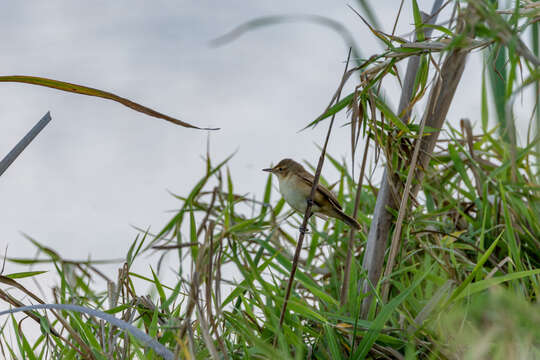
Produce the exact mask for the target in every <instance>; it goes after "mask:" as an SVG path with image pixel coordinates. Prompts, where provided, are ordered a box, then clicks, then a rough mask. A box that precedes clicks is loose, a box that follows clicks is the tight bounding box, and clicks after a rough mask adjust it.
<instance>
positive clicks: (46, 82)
mask: <svg viewBox="0 0 540 360" xmlns="http://www.w3.org/2000/svg"><path fill="white" fill-rule="evenodd" d="M0 82H19V83H25V84H32V85H39V86H45V87H49V88H52V89H56V90H62V91H67V92H72V93H75V94H82V95H88V96H96V97H100V98H103V99H108V100H113V101H116V102H118V103H120V104H122V105H124V106H127V107H128V108H131V109H133V110H135V111H138V112H142V113H143V114H146V115H150V116H153V117H155V118H159V119H163V120H166V121H169V122H172V123H173V124H176V125H180V126H183V127H187V128H193V129H200V130H218V129H219V128H200V127H198V126H195V125H192V124H189V123H187V122H185V121H182V120H178V119H176V118H173V117H171V116H168V115H165V114H162V113H160V112H158V111H156V110H153V109H150V108H149V107H146V106H143V105H141V104H138V103H136V102H134V101H131V100H129V99H126V98H123V97H120V96H118V95H115V94H113V93H110V92H107V91H103V90H99V89H94V88H91V87H87V86H83V85H78V84H72V83H68V82H64V81H59V80H53V79H47V78H42V77H36V76H24V75H10V76H0Z"/></svg>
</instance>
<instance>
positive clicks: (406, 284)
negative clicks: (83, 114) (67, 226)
mask: <svg viewBox="0 0 540 360" xmlns="http://www.w3.org/2000/svg"><path fill="white" fill-rule="evenodd" d="M361 3H362V4H363V6H366V2H361ZM512 4H513V5H514V6H515V8H510V9H508V10H506V9H503V10H501V9H497V8H496V7H495V2H491V1H479V0H469V1H462V2H450V4H449V5H448V6H455V8H456V11H455V18H454V19H453V20H454V21H451V22H450V23H445V24H443V25H429V24H423V22H422V16H421V14H420V12H419V9H418V6H417V4H416V1H415V0H412V1H410V4H409V5H410V6H411V7H412V8H413V12H414V15H415V16H414V24H415V29H413V30H416V32H417V35H416V36H417V39H418V41H417V42H414V43H407V42H404V40H403V39H401V38H399V37H397V36H395V35H394V34H392V35H390V34H385V33H382V32H379V31H377V30H375V29H372V32H373V33H374V34H375V35H376V36H377V37H379V38H380V39H382V40H383V41H384V43H385V45H386V46H387V48H386V50H385V51H384V52H382V53H381V54H375V55H374V56H370V57H369V59H368V60H365V61H364V60H358V59H357V60H355V61H358V66H357V67H355V68H352V69H351V70H349V73H346V75H345V76H344V78H343V82H345V81H346V80H348V81H353V80H352V79H355V80H354V81H359V83H358V87H357V89H356V91H355V92H353V93H352V94H345V96H343V97H342V100H341V101H339V99H337V96H336V99H334V100H335V105H331V106H329V107H328V109H326V110H325V111H324V113H323V115H321V116H320V117H319V118H318V119H317V120H316V121H315V122H314V123H320V124H319V126H321V125H323V124H325V123H326V122H327V121H328V120H327V119H328V118H330V117H331V115H332V114H334V113H336V112H338V111H346V110H349V114H350V118H351V119H350V123H348V126H350V128H351V146H352V147H353V149H356V143H357V139H358V137H360V136H363V137H364V138H365V139H369V141H370V142H371V144H372V145H373V144H374V146H372V148H373V149H374V151H375V152H376V153H377V156H379V154H380V157H379V163H378V165H377V166H381V167H384V166H387V165H385V164H383V163H384V162H385V161H386V160H385V159H388V168H387V169H388V171H391V173H392V181H393V184H394V187H393V189H395V193H394V194H393V195H392V196H393V197H395V200H394V201H393V203H392V204H393V206H390V207H387V208H386V210H387V211H388V212H389V213H390V215H391V217H390V219H391V222H390V223H389V224H388V228H389V230H390V234H393V233H395V232H397V234H398V236H394V237H395V238H397V241H398V242H397V244H398V247H397V252H396V255H395V258H394V259H392V261H389V260H388V258H389V253H390V251H386V252H385V261H384V263H381V264H380V270H381V272H382V269H383V266H386V267H387V271H386V272H385V273H384V275H383V276H382V277H381V278H380V280H379V281H378V282H377V283H369V282H367V284H368V291H367V292H366V291H365V288H364V284H366V282H365V280H366V279H367V278H368V271H371V270H369V269H367V268H366V267H365V266H364V265H363V262H364V260H365V259H364V256H366V255H365V253H366V252H365V249H366V242H367V241H368V237H369V235H368V234H369V229H370V224H371V223H372V221H373V216H375V215H373V214H374V213H375V214H376V211H375V204H376V201H377V197H378V196H379V195H380V193H381V188H380V187H379V186H378V184H377V182H374V181H373V180H372V179H369V181H368V180H365V179H364V180H363V185H362V186H360V187H359V186H358V181H357V179H354V178H353V176H352V173H351V171H350V166H348V165H347V164H345V163H344V162H342V161H339V160H338V159H337V158H334V157H332V156H331V155H327V156H326V157H325V161H326V162H325V163H326V168H329V167H334V168H335V169H337V170H338V172H339V174H340V177H339V179H338V181H337V182H333V181H334V180H335V179H325V178H324V176H321V180H320V181H321V183H323V184H324V185H325V186H328V187H332V188H333V190H334V191H335V192H336V194H337V196H338V199H339V200H340V202H341V203H342V204H343V205H344V209H345V211H346V212H347V213H348V214H352V213H353V212H354V206H355V197H356V194H357V191H358V190H360V194H359V196H360V197H359V207H358V209H357V211H358V216H357V218H358V221H359V222H360V223H361V225H362V227H363V229H362V230H361V231H359V232H358V233H353V234H352V236H353V242H352V246H349V236H351V235H350V233H349V231H350V230H349V229H348V227H346V225H344V224H343V223H341V222H336V221H335V220H328V221H323V220H320V219H319V220H316V221H312V226H311V230H310V231H311V232H310V233H309V234H308V235H307V236H306V241H305V242H304V245H305V246H304V249H303V251H302V253H301V257H300V261H299V262H298V269H297V271H296V275H295V282H294V285H293V291H292V293H291V297H290V299H289V302H288V307H287V311H286V313H285V317H284V321H283V324H282V326H280V324H279V319H280V315H281V308H282V305H283V301H284V296H285V289H286V287H287V282H288V280H289V274H290V272H291V269H292V267H293V260H292V259H293V253H294V248H295V245H296V241H297V237H298V230H297V229H298V226H299V225H300V223H301V221H302V215H303V214H292V213H291V211H290V210H289V208H288V206H286V205H285V203H284V201H283V200H282V199H280V196H279V193H278V192H277V191H276V190H275V189H274V188H273V186H272V182H271V178H270V176H269V177H268V181H267V182H266V185H265V187H264V189H261V192H260V194H256V196H255V197H254V198H251V197H247V196H245V195H242V194H243V192H242V190H241V189H237V188H236V187H235V183H234V175H233V173H232V172H231V171H230V169H229V168H227V162H228V160H229V159H230V158H225V159H218V160H217V161H216V160H213V159H211V158H210V156H208V157H207V159H206V163H205V164H204V168H203V171H201V173H202V175H201V177H200V180H199V181H198V182H197V183H196V184H195V185H194V186H193V189H192V190H191V192H190V193H189V194H181V195H175V196H176V197H177V199H178V201H179V204H180V209H179V210H178V211H177V212H176V213H175V214H174V215H173V216H172V217H171V219H170V221H169V222H168V223H167V224H166V225H165V226H164V227H163V228H162V229H161V230H160V231H159V233H157V234H150V233H148V232H141V235H140V236H138V237H137V239H135V240H134V241H133V243H132V245H131V247H130V248H129V249H127V251H126V252H127V253H126V257H125V262H124V264H123V265H122V266H121V267H120V272H119V275H118V277H117V279H116V280H115V281H112V280H108V286H107V287H104V286H103V287H101V286H98V285H96V284H102V283H103V282H99V281H98V282H95V281H94V278H96V277H103V276H104V277H106V278H107V279H109V278H112V276H110V275H107V274H105V275H104V274H102V273H101V272H100V271H99V270H98V266H99V264H95V263H91V262H84V263H73V262H70V261H67V260H65V259H62V257H61V256H60V255H59V253H58V252H57V251H54V250H52V249H49V248H46V247H44V246H43V245H41V244H39V243H38V242H37V241H35V240H33V239H31V241H33V243H34V244H35V246H36V247H38V248H39V249H40V250H41V252H42V254H43V258H42V260H35V259H7V261H15V262H19V263H24V264H28V265H29V266H30V265H32V266H34V267H36V268H37V269H39V267H40V264H41V263H42V262H48V263H52V264H53V265H54V268H55V269H56V271H57V276H58V288H57V289H56V290H55V302H56V303H58V304H76V305H80V306H83V307H85V308H89V309H95V310H99V311H102V312H105V313H107V314H112V315H114V316H115V317H116V318H118V319H122V320H124V321H125V322H127V323H130V324H133V325H135V326H136V327H138V328H139V329H140V330H142V331H143V332H144V333H146V334H147V335H149V336H150V337H151V338H153V339H156V340H157V341H158V342H159V343H160V344H161V345H164V346H165V347H166V348H167V349H168V350H169V351H170V353H168V354H169V355H164V356H165V357H167V356H172V358H179V359H283V360H285V359H364V358H372V359H463V358H465V359H534V358H540V327H539V326H540V325H539V324H540V317H539V314H540V305H539V304H538V298H539V293H540V251H539V249H540V221H539V220H538V219H539V218H540V183H539V181H540V177H539V174H538V169H539V167H538V166H537V164H538V163H539V159H538V156H539V154H538V152H537V151H536V150H537V149H538V146H539V142H540V131H538V127H537V125H536V124H534V123H536V122H537V121H538V119H540V109H539V107H538V102H536V105H534V104H529V106H528V108H530V109H531V111H532V112H533V114H532V116H531V117H530V118H529V119H516V118H515V116H514V115H513V111H512V109H513V105H514V101H515V99H516V98H517V97H519V96H522V94H524V93H525V92H526V91H531V90H532V91H534V94H535V96H534V100H535V101H537V100H538V81H539V77H540V72H539V70H538V69H539V65H538V63H536V62H537V61H538V58H539V54H538V45H537V44H534V43H533V44H532V45H527V44H526V41H525V40H521V38H522V37H525V34H526V32H531V33H532V34H533V35H532V36H531V37H530V38H531V39H532V41H533V42H534V41H536V42H538V29H537V28H538V22H537V21H538V19H539V17H540V7H539V6H538V5H537V4H535V3H533V2H529V1H521V2H515V3H512ZM406 5H407V4H404V6H406ZM372 22H373V21H372ZM410 22H411V23H412V22H413V19H410ZM427 28H431V29H434V30H435V31H434V33H435V34H434V35H432V36H431V40H425V39H424V36H425V34H424V33H423V30H425V29H427ZM531 29H532V30H531ZM529 48H531V49H532V50H529ZM473 49H474V50H475V51H482V52H484V53H485V59H486V60H485V67H484V76H483V82H482V84H476V85H478V86H477V88H478V91H479V92H481V95H482V96H481V99H482V104H480V105H481V108H482V118H481V119H474V120H473V121H474V122H478V123H481V124H482V128H481V133H479V134H474V133H473V130H472V128H471V124H470V122H469V120H467V119H463V120H462V121H461V129H459V130H458V129H455V128H452V127H451V126H450V125H444V127H443V131H441V134H440V135H439V136H438V138H437V137H436V136H433V135H434V134H436V133H437V131H438V127H437V126H435V125H434V124H433V123H430V122H429V116H430V114H427V115H424V116H423V117H421V118H422V120H421V121H417V123H416V124H414V123H413V119H411V118H410V117H409V116H407V115H406V113H407V110H408V109H410V108H412V106H413V105H417V106H418V104H419V103H420V100H422V99H425V100H428V103H429V102H430V101H432V102H434V103H435V102H437V101H439V99H437V98H438V94H437V92H436V91H435V92H433V91H431V90H432V89H433V88H434V87H435V86H436V85H435V84H436V82H435V81H434V82H432V81H431V79H432V78H433V77H435V78H437V76H439V75H440V74H449V73H448V71H450V70H451V67H450V66H447V64H448V62H445V61H444V60H445V59H447V58H449V57H451V56H454V57H453V58H451V59H455V61H456V63H457V62H458V61H459V59H460V58H459V56H462V55H463V54H466V53H468V52H470V51H472V50H473ZM355 52H356V53H358V50H357V49H355V51H354V52H353V53H355ZM439 53H441V57H440V59H438V58H439V55H438V54H439ZM413 56H419V67H418V72H417V73H416V76H414V77H412V79H413V81H414V83H413V86H412V93H411V96H410V97H409V99H408V103H409V104H411V105H410V106H407V107H406V108H405V111H402V112H401V113H398V114H395V113H393V111H392V110H391V109H390V107H389V106H388V105H386V104H385V103H384V100H383V96H382V95H381V93H380V92H379V90H380V89H381V87H382V88H383V89H384V86H381V82H382V81H383V80H386V79H387V78H388V79H395V78H396V76H397V74H396V68H395V65H396V63H397V62H399V61H403V60H407V59H410V58H411V57H413ZM501 56H502V60H499V59H500V58H501ZM450 65H452V64H450ZM501 69H502V73H501ZM445 71H447V72H445ZM456 71H457V70H456ZM353 74H359V75H360V76H359V77H354V76H353ZM450 75H451V74H450ZM400 76H401V77H400V78H401V79H403V78H404V77H403V75H402V74H400ZM456 78H457V82H459V79H460V74H457V73H456ZM447 80H448V77H446V78H445V79H444V81H447ZM386 81H388V80H386ZM340 88H341V87H340ZM443 90H444V91H446V90H447V89H443ZM381 91H382V90H381ZM452 95H453V94H452ZM451 100H452V98H451V97H450V99H446V100H445V101H450V102H451ZM493 100H495V101H496V102H495V103H493ZM333 103H334V102H333ZM428 108H429V107H428ZM491 108H494V109H495V112H493V113H492V112H490V111H489V110H490V109H491ZM437 109H438V108H437ZM415 111H417V112H418V113H420V114H423V113H424V109H415ZM325 119H326V120H325ZM443 120H444V114H443ZM517 121H520V122H526V121H530V122H532V123H533V125H532V128H533V129H535V130H534V132H536V136H534V135H531V137H530V138H529V139H527V141H523V143H521V142H520V141H518V139H516V135H515V132H514V130H512V129H515V127H514V123H515V122H517ZM310 125H313V124H310ZM430 139H432V140H430ZM321 141H322V139H321ZM347 141H349V139H347ZM424 141H425V142H426V143H427V142H429V141H433V146H431V148H430V147H429V146H427V147H425V148H424V147H422V150H420V151H419V150H418V149H420V146H421V144H424ZM422 146H423V145H422ZM366 148H367V147H366ZM415 154H416V155H415ZM362 155H363V154H362ZM426 155H427V156H426ZM416 156H417V157H418V162H417V161H416ZM423 156H424V157H427V158H428V159H429V161H428V162H425V163H424V162H423V160H422V159H423ZM357 158H358V156H357ZM308 165H310V164H308ZM362 167H363V168H364V169H365V167H366V164H365V162H364V163H363V165H362ZM315 168H316V165H314V166H311V169H312V170H314V169H315ZM323 174H324V172H323ZM412 175H414V176H412ZM355 176H357V175H355ZM411 176H412V177H411ZM408 178H409V179H408ZM331 181H332V182H331ZM377 181H378V180H377ZM403 194H405V196H403ZM403 198H404V199H405V201H402V199H403ZM384 240H385V241H384V245H385V247H386V248H387V249H388V248H390V243H392V244H393V243H394V240H393V239H392V236H389V237H388V238H385V239H384ZM391 240H392V241H391ZM156 251H157V252H160V253H161V254H168V257H167V262H170V261H172V260H171V258H172V257H176V259H177V260H176V262H175V263H176V264H178V269H176V270H175V271H176V279H177V280H176V281H173V282H165V281H162V280H160V274H162V273H164V272H168V271H170V268H167V267H165V266H163V264H162V262H161V260H162V258H161V257H160V258H159V260H158V261H156V263H153V264H149V266H148V271H147V272H146V273H134V272H132V271H131V270H130V268H131V266H132V264H133V263H134V262H136V261H146V259H147V257H146V256H147V255H149V254H152V253H155V252H156ZM349 258H350V259H351V260H350V264H348V263H347V262H348V260H347V259H349ZM388 264H390V265H388ZM347 268H350V271H349V276H350V277H346V276H345V271H346V270H345V269H347ZM39 276H40V272H39V271H29V272H27V273H19V274H11V275H4V276H2V277H0V282H2V284H3V285H5V286H2V288H0V298H1V299H2V300H3V301H6V302H8V303H10V304H11V305H12V306H13V307H20V306H24V305H27V304H29V303H30V301H29V298H32V299H33V300H32V302H34V303H35V302H36V301H37V302H40V301H41V300H40V298H39V297H38V296H37V295H35V294H33V293H31V292H30V291H29V290H27V289H26V288H24V287H23V286H22V285H20V281H19V278H22V277H36V278H39ZM346 278H347V279H348V280H346V281H345V280H344V279H346ZM141 282H144V283H146V284H147V285H150V286H151V287H152V291H151V292H150V294H148V293H146V292H145V289H141V286H136V285H135V283H138V284H140V283H141ZM344 284H345V285H346V286H347V289H346V290H347V291H345V292H343V289H342V286H343V285H344ZM8 287H9V291H8ZM143 287H144V286H143ZM342 294H346V297H345V298H343V297H342ZM371 296H372V297H373V301H367V299H369V298H370V297H371ZM363 304H364V306H366V304H367V307H366V311H365V312H364V311H363V310H362V307H363ZM27 314H28V315H29V316H30V317H31V318H32V319H33V320H34V321H35V322H34V323H30V321H26V322H23V321H19V320H17V319H20V317H16V316H15V315H7V316H6V315H4V317H3V319H2V323H1V327H0V328H1V329H2V333H1V335H0V345H1V346H0V351H2V353H3V356H4V357H6V358H18V357H19V355H18V354H24V358H27V359H48V358H62V359H76V358H85V359H131V358H141V359H153V358H156V356H157V355H156V353H155V350H156V347H155V344H154V347H152V345H148V342H145V340H144V339H142V340H141V337H140V336H139V337H137V335H133V332H132V331H131V330H132V329H131V330H130V329H128V330H127V331H126V330H123V329H121V328H120V326H119V325H118V324H114V323H111V322H109V321H103V320H101V319H100V318H99V317H98V316H99V314H91V315H88V314H84V313H80V312H75V311H67V310H60V309H56V310H54V311H47V312H44V311H41V310H40V312H34V311H31V310H27ZM102 318H103V317H102ZM30 327H34V328H36V329H37V328H40V329H41V335H38V336H37V337H36V338H34V337H30V336H28V335H27V332H26V329H27V328H30ZM8 329H9V331H8ZM8 334H14V337H15V338H16V342H15V344H14V345H13V343H12V341H10V338H9V336H10V335H8ZM152 349H154V350H152ZM158 351H159V350H158Z"/></svg>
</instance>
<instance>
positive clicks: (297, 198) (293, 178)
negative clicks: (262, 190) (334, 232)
mask: <svg viewBox="0 0 540 360" xmlns="http://www.w3.org/2000/svg"><path fill="white" fill-rule="evenodd" d="M263 171H267V172H269V173H272V174H274V175H276V176H277V177H278V180H279V192H280V193H281V195H283V198H284V199H285V201H286V202H287V203H288V204H289V205H290V206H291V207H292V208H293V209H295V210H296V211H299V212H301V213H304V212H305V211H306V207H307V202H308V198H309V195H310V194H311V188H312V187H313V180H314V179H315V178H314V176H313V175H311V174H310V173H309V172H307V171H306V169H304V167H303V166H302V165H300V164H299V163H297V162H296V161H294V160H291V159H283V160H281V161H280V162H279V163H278V164H277V165H276V166H274V167H273V168H269V169H263ZM311 210H312V211H313V212H314V213H320V214H323V215H326V216H329V217H333V218H336V219H339V220H341V221H343V222H345V223H346V224H348V225H349V226H352V227H353V228H355V229H356V230H358V229H360V224H358V221H356V220H355V219H354V218H352V217H350V216H349V215H347V214H345V213H344V212H343V209H342V207H341V205H340V204H339V202H338V200H337V199H336V196H335V195H334V194H333V193H332V192H331V191H330V190H328V189H326V188H325V187H324V186H322V185H321V184H317V190H316V191H315V195H314V196H313V206H312V208H311Z"/></svg>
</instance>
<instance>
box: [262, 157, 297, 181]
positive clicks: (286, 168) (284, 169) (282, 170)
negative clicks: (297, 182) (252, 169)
mask: <svg viewBox="0 0 540 360" xmlns="http://www.w3.org/2000/svg"><path fill="white" fill-rule="evenodd" d="M263 171H266V172H269V173H272V174H274V175H276V176H277V177H278V178H286V177H287V176H289V174H290V173H291V172H292V173H297V172H301V171H305V170H304V167H303V166H302V165H300V164H299V163H297V162H296V161H294V160H292V159H283V160H281V161H280V162H279V163H278V164H277V165H276V166H274V167H272V168H268V169H263Z"/></svg>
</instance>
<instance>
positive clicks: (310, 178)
mask: <svg viewBox="0 0 540 360" xmlns="http://www.w3.org/2000/svg"><path fill="white" fill-rule="evenodd" d="M299 177H300V179H302V181H304V182H305V183H306V184H308V185H309V186H310V187H313V180H315V177H314V176H313V175H311V174H310V173H308V172H307V171H306V172H302V173H300V174H299ZM317 190H319V191H320V193H321V195H322V196H324V197H326V198H327V199H328V201H330V202H331V203H332V204H333V205H335V206H337V208H338V209H341V204H340V203H339V201H338V199H337V198H336V195H334V193H333V192H331V191H330V190H328V189H327V188H325V187H324V186H322V185H321V184H317Z"/></svg>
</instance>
